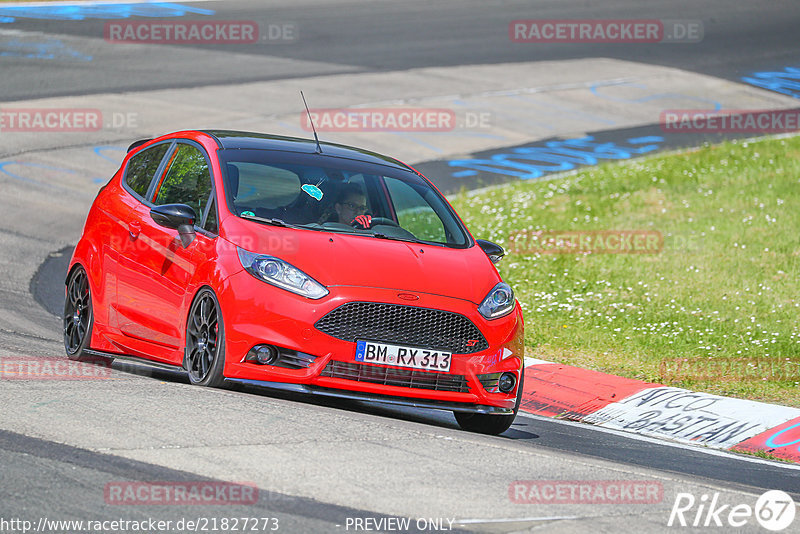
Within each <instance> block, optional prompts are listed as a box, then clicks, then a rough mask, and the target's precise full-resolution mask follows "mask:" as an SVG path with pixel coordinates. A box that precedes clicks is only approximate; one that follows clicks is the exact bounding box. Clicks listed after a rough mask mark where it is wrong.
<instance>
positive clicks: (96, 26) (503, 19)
mask: <svg viewBox="0 0 800 534" xmlns="http://www.w3.org/2000/svg"><path fill="white" fill-rule="evenodd" d="M190 5H192V6H196V7H198V8H201V9H210V10H214V11H215V12H216V14H215V15H214V17H215V18H218V19H222V20H253V21H256V22H258V23H259V24H269V23H282V22H292V23H295V24H297V27H298V30H299V38H298V39H297V41H296V42H293V43H291V44H253V45H236V52H237V53H240V54H246V55H251V56H269V57H271V58H283V59H290V60H296V61H304V62H319V63H322V64H324V65H325V72H330V73H334V72H339V73H344V72H353V71H359V72H363V71H394V70H405V69H411V68H419V67H430V66H453V65H466V64H492V63H510V62H526V61H540V60H566V59H575V58H582V57H608V58H616V59H626V60H632V61H640V62H643V63H650V64H654V65H665V66H669V67H676V68H680V69H685V70H689V71H693V72H698V73H702V74H709V75H712V76H717V77H722V78H728V79H736V80H738V78H739V77H741V76H744V75H747V74H749V73H750V72H752V71H754V70H771V69H773V68H780V67H783V66H785V65H789V64H792V63H794V62H795V61H796V60H797V39H796V36H797V27H798V23H800V8H798V5H797V4H796V2H792V1H791V0H777V1H772V2H730V1H726V0H707V1H703V2H697V1H693V0H683V1H669V2H664V1H659V0H643V1H641V2H634V1H630V0H628V1H620V0H604V1H602V2H585V1H583V0H566V1H562V0H549V1H543V2H531V1H527V0H521V1H511V2H483V1H481V0H442V1H436V2H430V1H426V0H410V1H403V2H390V1H380V2H372V1H360V2H359V1H351V2H346V1H287V0H277V1H270V2H261V1H258V0H250V1H242V0H228V1H224V2H219V1H218V2H201V3H195V4H190ZM199 18H200V17H199V16H196V15H195V16H191V15H189V16H187V19H199ZM518 19H666V20H701V21H702V22H703V27H704V37H703V40H702V41H701V42H700V43H696V44H670V45H664V44H633V45H631V44H619V43H608V44H598V43H593V44H563V43H562V44H546V43H542V44H537V45H535V46H530V45H527V44H522V43H512V42H510V41H509V39H508V24H509V22H510V21H512V20H518ZM104 23H105V21H99V20H86V21H79V22H78V21H74V22H69V23H65V22H64V21H42V20H23V19H20V20H19V21H17V22H15V23H13V28H14V29H15V30H22V31H28V32H42V33H44V34H63V35H74V36H80V37H92V38H97V39H98V42H97V43H96V44H95V46H94V47H93V48H88V49H85V50H82V51H81V53H82V54H83V55H89V56H92V57H93V61H92V64H91V66H90V67H87V66H85V65H81V64H80V61H79V60H77V59H76V60H74V61H72V62H65V63H61V64H59V65H54V66H51V67H50V68H48V69H47V70H46V71H44V72H43V71H42V70H41V69H38V68H37V67H35V66H31V65H30V62H27V61H25V60H24V59H20V60H16V59H15V58H13V57H12V58H8V57H6V58H5V59H4V60H3V62H4V69H5V68H10V69H13V72H14V76H13V77H6V76H4V77H3V78H4V79H3V80H2V92H3V100H16V99H23V98H31V97H40V96H55V95H75V94H91V93H96V92H108V91H133V90H141V89H158V88H167V87H194V86H196V85H209V84H217V83H219V84H235V83H242V82H249V81H258V80H271V79H276V78H281V77H287V73H286V72H281V71H280V70H271V69H269V68H256V69H249V68H243V66H242V64H241V63H238V62H237V63H231V62H229V61H226V60H225V58H224V57H213V58H212V57H208V58H197V59H194V60H190V62H189V63H186V62H185V59H181V60H180V61H179V62H176V63H171V62H170V61H168V57H166V53H165V57H164V60H162V59H161V58H159V57H152V56H150V55H146V56H144V55H137V54H136V53H135V52H132V53H126V54H125V55H124V56H120V55H115V54H109V53H107V52H106V50H107V49H108V46H107V45H106V43H104V42H103V41H102V36H103V29H104ZM2 29H4V27H3V26H0V30H2ZM181 46H182V47H183V46H185V47H192V46H193V45H181ZM195 47H196V48H200V49H202V50H216V51H222V52H225V51H230V49H231V47H230V45H216V46H215V45H195ZM318 73H319V71H318V70H317V71H308V72H305V73H303V75H308V76H310V75H313V74H318ZM291 76H297V73H296V72H295V73H293V74H291Z"/></svg>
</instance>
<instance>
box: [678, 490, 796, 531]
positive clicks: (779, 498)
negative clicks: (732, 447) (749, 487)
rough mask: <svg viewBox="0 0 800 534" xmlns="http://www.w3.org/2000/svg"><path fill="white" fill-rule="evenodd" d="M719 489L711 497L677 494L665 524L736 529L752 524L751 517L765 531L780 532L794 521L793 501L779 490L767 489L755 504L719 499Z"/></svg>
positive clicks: (794, 509)
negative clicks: (734, 502) (724, 501)
mask: <svg viewBox="0 0 800 534" xmlns="http://www.w3.org/2000/svg"><path fill="white" fill-rule="evenodd" d="M719 497H720V494H719V492H715V493H714V494H713V495H712V496H709V495H707V494H703V495H701V496H700V498H699V499H697V498H695V496H694V495H692V494H691V493H678V494H677V495H676V496H675V503H674V504H673V505H672V511H671V512H670V514H669V521H667V526H670V527H673V526H676V527H694V528H697V527H725V528H726V530H728V531H730V529H731V528H739V527H743V526H745V525H752V524H753V519H755V521H756V522H758V524H759V525H761V526H762V527H764V528H765V529H767V530H771V531H773V532H779V531H782V530H784V529H786V528H787V527H789V525H791V524H792V522H793V521H794V516H795V513H796V512H797V510H796V508H795V503H794V500H792V498H791V497H790V496H789V494H787V493H785V492H783V491H780V490H770V491H767V492H766V493H764V494H763V495H761V496H760V497H759V498H758V500H757V501H756V503H755V506H750V505H749V504H745V503H739V504H735V505H732V504H730V503H722V502H720V498H719Z"/></svg>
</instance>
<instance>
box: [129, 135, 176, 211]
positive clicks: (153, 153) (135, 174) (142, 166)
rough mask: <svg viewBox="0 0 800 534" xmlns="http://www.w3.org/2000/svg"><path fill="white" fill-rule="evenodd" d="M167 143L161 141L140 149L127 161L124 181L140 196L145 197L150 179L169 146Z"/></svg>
mask: <svg viewBox="0 0 800 534" xmlns="http://www.w3.org/2000/svg"><path fill="white" fill-rule="evenodd" d="M169 145H170V144H169V143H161V144H160V145H156V146H154V147H152V148H148V149H146V150H142V151H141V152H139V153H138V154H136V155H135V156H133V157H132V158H131V159H130V160H129V161H128V167H127V168H126V169H125V183H126V184H128V187H130V188H131V189H132V190H133V191H135V192H136V194H138V195H139V196H140V197H142V198H145V196H146V195H147V189H148V188H149V187H150V181H151V180H152V179H153V175H155V173H156V171H157V170H158V166H159V165H160V164H161V160H162V159H164V154H166V152H167V149H168V148H169Z"/></svg>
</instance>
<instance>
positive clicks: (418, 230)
mask: <svg viewBox="0 0 800 534" xmlns="http://www.w3.org/2000/svg"><path fill="white" fill-rule="evenodd" d="M219 156H220V163H221V166H222V169H223V173H224V176H225V191H226V198H227V202H228V206H229V208H230V210H231V212H233V213H235V214H236V215H238V216H239V217H242V218H246V219H251V220H255V221H259V222H263V223H265V224H276V225H287V226H293V227H300V228H305V229H309V230H316V231H324V232H337V233H348V234H360V235H369V236H373V237H378V238H385V239H396V240H402V241H412V242H418V241H419V242H425V243H431V244H439V245H445V246H450V247H466V246H468V244H469V239H468V237H467V235H468V234H467V232H466V230H465V229H464V227H463V225H462V224H461V222H460V221H459V220H458V218H457V217H456V216H455V214H454V213H453V211H452V209H451V208H450V206H449V205H448V204H447V202H446V201H445V200H444V199H443V198H442V196H441V194H439V193H438V192H437V191H436V190H435V189H434V188H433V187H431V186H430V184H429V183H428V182H426V181H425V180H424V179H423V178H421V177H419V176H418V175H417V174H415V173H413V172H411V171H410V170H408V171H407V170H403V169H396V168H391V167H388V166H384V165H376V164H371V163H364V162H359V161H355V160H348V159H343V158H334V157H326V156H321V155H316V154H315V155H313V156H311V155H308V154H288V153H276V152H272V151H266V150H241V149H228V150H221V151H220V152H219Z"/></svg>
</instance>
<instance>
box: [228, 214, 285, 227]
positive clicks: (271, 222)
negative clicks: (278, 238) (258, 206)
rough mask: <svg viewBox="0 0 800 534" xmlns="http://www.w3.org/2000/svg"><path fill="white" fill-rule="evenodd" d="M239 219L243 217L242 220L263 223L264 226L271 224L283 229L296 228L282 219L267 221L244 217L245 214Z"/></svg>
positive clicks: (250, 216) (253, 216)
mask: <svg viewBox="0 0 800 534" xmlns="http://www.w3.org/2000/svg"><path fill="white" fill-rule="evenodd" d="M239 217H241V218H242V219H248V220H251V221H256V222H261V223H264V224H271V225H272V226H281V227H283V228H294V227H295V226H294V225H293V224H289V223H287V222H285V221H283V220H281V219H276V218H272V219H266V218H264V217H258V216H256V215H244V214H242V215H239Z"/></svg>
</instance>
